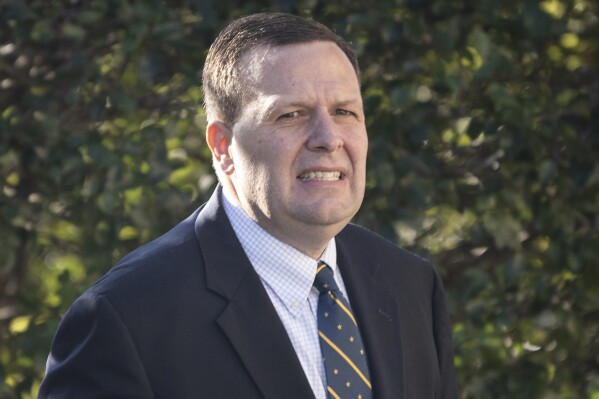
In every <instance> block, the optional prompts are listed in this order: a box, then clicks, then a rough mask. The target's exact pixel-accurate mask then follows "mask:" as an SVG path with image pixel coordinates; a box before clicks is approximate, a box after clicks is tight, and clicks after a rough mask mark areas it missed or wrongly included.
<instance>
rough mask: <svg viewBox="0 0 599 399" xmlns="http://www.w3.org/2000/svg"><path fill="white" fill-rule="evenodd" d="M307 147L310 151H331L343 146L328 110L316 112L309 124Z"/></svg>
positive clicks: (337, 128)
mask: <svg viewBox="0 0 599 399" xmlns="http://www.w3.org/2000/svg"><path fill="white" fill-rule="evenodd" d="M307 145H308V148H309V149H310V150H312V151H327V152H333V151H335V150H337V149H339V148H340V147H342V146H343V139H342V138H341V135H340V131H339V126H338V125H337V124H336V123H335V120H334V116H333V115H331V114H330V113H329V112H326V111H324V112H318V113H317V114H316V115H315V116H314V122H313V123H312V124H311V130H310V136H309V138H308V143H307Z"/></svg>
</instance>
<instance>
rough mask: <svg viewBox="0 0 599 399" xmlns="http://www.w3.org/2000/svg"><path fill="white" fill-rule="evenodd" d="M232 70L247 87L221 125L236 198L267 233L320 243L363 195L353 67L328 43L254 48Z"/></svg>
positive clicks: (362, 134)
mask: <svg viewBox="0 0 599 399" xmlns="http://www.w3.org/2000/svg"><path fill="white" fill-rule="evenodd" d="M239 69H240V70H241V71H244V72H243V73H244V74H245V75H244V83H246V84H248V85H249V87H250V90H249V92H250V93H252V92H253V94H252V95H250V99H249V101H248V103H247V104H246V105H245V106H244V107H243V110H242V113H241V116H240V118H239V119H238V121H237V122H236V123H235V124H234V126H233V127H232V129H231V130H232V140H231V144H230V148H229V152H230V156H231V159H232V163H233V168H234V170H233V172H232V174H231V175H230V177H231V182H232V185H233V187H234V190H235V192H236V194H237V198H238V200H239V202H240V204H241V206H242V207H243V208H244V209H245V211H246V212H248V213H249V214H250V216H252V217H253V218H254V219H255V220H257V222H258V223H259V224H260V225H261V226H262V227H263V228H264V229H265V230H267V231H268V232H269V233H271V234H272V235H274V236H275V237H277V238H279V239H281V240H282V241H284V242H287V243H288V244H291V245H292V246H295V247H296V248H298V249H300V250H302V251H304V252H306V253H308V252H313V251H311V250H310V249H309V248H302V247H303V246H304V243H303V242H302V240H304V239H305V237H304V238H302V235H306V234H310V235H314V236H313V238H318V239H326V241H328V239H330V238H331V237H332V236H334V235H335V234H337V233H338V232H339V231H340V230H341V229H342V228H343V227H344V226H345V225H346V224H347V223H348V222H349V220H350V219H351V218H352V217H353V216H354V215H355V213H356V212H357V211H358V208H359V207H360V205H361V203H362V199H363V197H364V185H365V174H366V152H367V147H368V138H367V135H366V127H365V123H364V113H363V109H362V97H361V94H360V87H359V83H358V79H357V77H356V73H355V71H354V69H353V67H352V65H351V63H350V61H349V60H348V58H347V56H346V55H345V54H344V53H343V52H342V51H341V49H339V47H337V46H336V45H335V44H334V43H332V42H310V43H305V44H297V45H287V46H281V47H274V48H268V49H267V48H258V49H255V50H254V51H251V52H250V53H249V54H246V55H245V56H244V57H243V58H242V59H241V65H240V68H239ZM320 235H322V238H320ZM326 241H325V244H326ZM313 255H318V256H319V255H320V254H314V253H313Z"/></svg>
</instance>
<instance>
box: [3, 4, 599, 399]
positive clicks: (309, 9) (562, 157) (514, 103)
mask: <svg viewBox="0 0 599 399" xmlns="http://www.w3.org/2000/svg"><path fill="white" fill-rule="evenodd" d="M267 10H268V11H289V12H293V13H297V14H301V15H305V16H310V17H313V18H315V19H316V20H318V21H320V22H323V23H325V24H326V25H328V26H330V27H333V28H334V29H335V30H336V31H337V32H338V33H340V34H341V35H342V36H344V37H346V38H348V39H349V40H351V41H352V42H353V43H354V44H355V47H356V49H357V51H358V53H359V56H360V62H361V66H362V69H363V76H362V83H363V93H364V99H365V108H366V113H367V115H368V122H367V123H368V129H369V134H370V149H369V151H370V152H369V172H368V182H367V195H366V199H365V203H364V205H363V207H362V210H361V211H360V213H359V214H358V215H357V217H356V221H357V222H358V223H360V224H363V225H365V226H367V227H369V228H371V229H373V230H376V231H378V232H381V233H382V234H384V235H385V236H386V237H388V238H389V239H391V240H394V241H396V242H397V243H399V244H401V245H403V246H405V247H407V248H409V249H411V250H413V251H416V252H419V253H422V254H424V255H425V256H427V257H429V258H431V259H432V260H433V261H434V262H435V264H436V265H437V266H438V268H439V271H440V272H441V274H442V275H443V277H444V280H445V283H446V286H447V290H448V295H449V301H450V308H451V309H450V310H451V315H452V319H453V322H454V338H455V345H456V366H457V371H458V377H459V382H460V386H461V391H462V397H463V398H592V399H598V398H599V268H598V259H599V118H598V115H599V68H598V67H599V55H598V54H599V13H598V6H597V3H596V2H594V1H591V0H546V1H541V2H538V1H533V0H506V1H501V2H499V1H491V0H477V1H474V0H456V1H445V0H396V1H391V0H379V1H377V2H366V1H324V0H280V1H270V2H268V1H258V0H255V1H235V0H219V1H215V0H187V1H184V0H179V1H169V2H165V1H159V0H126V1H125V0H118V1H117V0H69V1H66V0H54V1H47V0H28V1H20V0H0V397H2V398H33V397H35V396H36V394H37V389H38V386H39V382H40V379H41V377H42V375H43V372H44V366H45V359H46V356H47V352H48V349H49V345H50V341H51V338H52V335H53V333H54V331H55V329H56V327H57V324H58V321H59V319H60V316H61V314H62V313H63V312H64V311H65V309H66V308H67V307H68V306H69V305H70V303H71V302H72V301H73V300H74V299H75V298H76V297H77V296H78V295H79V294H80V293H81V292H82V291H83V290H85V289H86V288H87V287H88V286H89V285H90V284H91V283H92V282H93V281H94V280H95V279H97V278H98V277H99V276H100V275H101V274H103V273H104V272H105V271H106V270H108V268H109V267H110V266H111V265H112V264H114V262H115V261H117V260H118V259H119V258H120V257H121V256H123V255H124V254H125V253H127V252H128V251H130V250H132V249H133V248H135V247H137V246H138V245H140V244H142V243H144V242H147V241H148V240H150V239H152V238H154V237H156V236H157V235H159V234H161V233H163V232H165V231H166V230H168V229H169V228H170V227H171V226H173V225H174V224H175V223H176V222H177V221H179V220H180V219H182V218H183V217H184V216H186V215H187V214H188V213H190V212H191V211H192V210H193V209H194V208H195V207H197V206H198V205H199V204H201V203H202V202H203V201H204V200H206V199H207V197H208V196H209V195H210V193H211V191H212V189H213V187H214V185H215V178H214V177H213V174H212V172H211V168H210V163H209V152H208V150H207V148H206V146H205V145H204V143H203V135H204V132H203V129H204V124H205V121H204V119H203V111H202V109H201V107H200V104H201V97H202V94H201V90H200V78H199V76H200V75H199V71H200V70H201V68H202V63H203V60H204V57H205V55H206V51H207V49H208V47H209V44H210V43H211V42H212V40H213V39H214V36H215V34H216V33H217V32H218V31H219V30H220V29H221V28H222V27H223V26H224V25H225V24H226V23H227V22H228V21H230V20H231V19H233V18H236V17H239V16H242V15H246V14H249V13H252V12H257V11H267Z"/></svg>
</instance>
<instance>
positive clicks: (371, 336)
mask: <svg viewBox="0 0 599 399" xmlns="http://www.w3.org/2000/svg"><path fill="white" fill-rule="evenodd" d="M337 263H338V264H339V268H340V270H341V275H342V276H343V282H344V283H345V285H346V288H347V291H348V295H349V298H350V301H351V305H352V308H353V309H354V312H355V313H356V316H357V318H358V324H359V327H360V332H361V333H362V336H363V339H364V341H365V342H364V343H365V345H366V350H367V355H368V362H369V366H370V373H371V378H372V384H373V394H374V397H376V398H377V399H384V398H400V399H403V398H405V396H406V394H405V389H404V388H405V364H404V360H403V356H402V349H401V346H402V339H401V326H400V325H399V320H400V318H399V312H400V309H399V307H398V303H397V301H396V299H395V297H394V296H392V295H391V294H390V293H388V292H384V291H383V290H382V289H380V287H382V286H383V285H382V284H378V280H379V279H382V278H384V276H382V275H380V274H379V273H378V272H379V269H380V265H377V264H373V263H372V261H371V260H369V258H368V256H367V251H365V248H364V247H363V246H361V245H360V243H356V242H350V241H349V238H347V237H345V236H344V235H343V234H340V235H339V236H337Z"/></svg>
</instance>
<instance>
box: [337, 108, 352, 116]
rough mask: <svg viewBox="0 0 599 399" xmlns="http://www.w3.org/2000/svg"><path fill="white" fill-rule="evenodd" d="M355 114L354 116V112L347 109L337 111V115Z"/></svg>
mask: <svg viewBox="0 0 599 399" xmlns="http://www.w3.org/2000/svg"><path fill="white" fill-rule="evenodd" d="M353 114H354V113H353V112H351V111H348V110H346V109H340V108H338V109H336V110H335V115H341V116H351V115H353Z"/></svg>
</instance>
